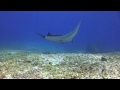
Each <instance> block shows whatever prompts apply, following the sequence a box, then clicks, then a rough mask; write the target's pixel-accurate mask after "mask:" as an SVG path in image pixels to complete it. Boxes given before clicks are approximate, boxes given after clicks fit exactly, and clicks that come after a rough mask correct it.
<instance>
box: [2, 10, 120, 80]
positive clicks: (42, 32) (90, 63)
mask: <svg viewBox="0 0 120 90" xmlns="http://www.w3.org/2000/svg"><path fill="white" fill-rule="evenodd" d="M109 78H110V79H120V11H0V79H109Z"/></svg>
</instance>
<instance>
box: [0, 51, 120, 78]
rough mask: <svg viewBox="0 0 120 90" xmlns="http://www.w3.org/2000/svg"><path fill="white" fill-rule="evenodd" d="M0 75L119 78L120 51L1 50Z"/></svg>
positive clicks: (3, 76) (11, 76)
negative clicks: (42, 51) (56, 51)
mask: <svg viewBox="0 0 120 90" xmlns="http://www.w3.org/2000/svg"><path fill="white" fill-rule="evenodd" d="M0 79H120V52H114V53H102V54H86V53H57V54H50V53H40V52H36V53H35V52H30V51H24V50H1V51H0Z"/></svg>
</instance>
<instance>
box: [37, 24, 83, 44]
mask: <svg viewBox="0 0 120 90" xmlns="http://www.w3.org/2000/svg"><path fill="white" fill-rule="evenodd" d="M80 24H81V22H80V23H79V24H78V25H77V26H76V27H75V29H74V30H73V31H71V32H70V33H68V34H66V35H51V34H50V33H49V32H48V35H46V36H45V35H43V34H40V33H38V34H37V35H40V36H41V37H43V38H44V39H47V40H50V41H54V42H61V43H64V42H71V41H72V39H73V37H74V36H75V35H76V34H77V32H78V30H79V27H80Z"/></svg>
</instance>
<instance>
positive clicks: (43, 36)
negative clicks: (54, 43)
mask: <svg viewBox="0 0 120 90" xmlns="http://www.w3.org/2000/svg"><path fill="white" fill-rule="evenodd" d="M37 35H40V36H41V37H42V38H45V35H43V34H40V33H37Z"/></svg>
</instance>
